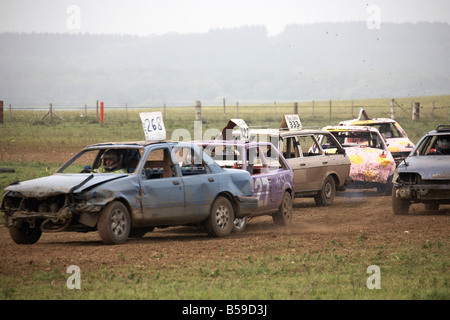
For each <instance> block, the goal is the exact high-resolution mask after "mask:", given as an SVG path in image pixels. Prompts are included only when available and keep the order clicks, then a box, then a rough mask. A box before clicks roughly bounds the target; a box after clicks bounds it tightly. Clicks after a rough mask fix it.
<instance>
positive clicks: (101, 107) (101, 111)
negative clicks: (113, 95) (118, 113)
mask: <svg viewBox="0 0 450 320" xmlns="http://www.w3.org/2000/svg"><path fill="white" fill-rule="evenodd" d="M100 123H103V101H102V102H100Z"/></svg>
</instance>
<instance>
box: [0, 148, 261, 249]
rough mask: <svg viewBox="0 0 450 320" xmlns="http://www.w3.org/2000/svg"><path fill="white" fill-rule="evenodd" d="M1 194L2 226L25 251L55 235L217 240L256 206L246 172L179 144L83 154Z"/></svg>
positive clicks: (113, 240) (109, 239) (88, 150)
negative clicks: (175, 235) (169, 231)
mask: <svg viewBox="0 0 450 320" xmlns="http://www.w3.org/2000/svg"><path fill="white" fill-rule="evenodd" d="M5 190H6V194H5V195H4V198H3V201H2V204H1V210H2V211H3V212H4V214H5V216H4V220H5V224H6V226H7V227H8V228H9V231H10V235H11V237H12V239H13V240H14V241H15V242H16V243H25V244H32V243H35V242H37V241H38V240H39V238H40V236H41V234H42V232H58V231H80V232H87V231H98V233H99V235H100V238H101V239H102V240H103V242H105V243H106V244H119V243H123V242H125V241H126V240H127V238H128V237H129V236H132V237H142V236H143V235H144V234H145V233H146V232H149V231H152V230H153V229H154V228H155V227H168V226H176V225H199V226H203V227H204V228H205V231H206V232H207V234H208V235H210V236H216V237H222V236H226V235H228V234H229V233H230V232H231V231H232V230H233V226H234V220H235V218H244V217H246V216H247V215H248V214H250V213H251V212H252V210H254V209H255V208H257V205H258V199H256V198H255V197H253V193H252V178H251V176H250V173H249V172H247V171H244V170H238V169H223V168H221V167H220V166H219V165H218V164H217V163H215V162H214V160H213V159H212V158H211V157H210V156H208V155H207V154H205V153H204V152H203V151H201V150H200V149H199V148H198V146H196V145H195V144H192V143H183V142H161V141H157V142H152V141H140V142H127V143H112V142H111V143H101V144H96V145H92V146H88V147H86V148H84V149H83V150H81V151H80V152H79V153H78V154H77V155H75V156H74V157H73V158H72V159H71V160H69V161H68V162H67V163H66V164H64V165H63V166H62V167H61V168H60V169H59V170H58V171H57V172H56V173H55V174H53V175H51V176H47V177H42V178H38V179H33V180H28V181H23V182H18V183H15V184H12V185H10V186H8V187H7V188H6V189H5Z"/></svg>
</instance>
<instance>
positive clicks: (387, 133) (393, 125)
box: [339, 118, 414, 166]
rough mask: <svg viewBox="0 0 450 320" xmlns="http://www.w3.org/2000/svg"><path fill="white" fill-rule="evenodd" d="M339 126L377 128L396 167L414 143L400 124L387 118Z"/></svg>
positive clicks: (352, 122)
mask: <svg viewBox="0 0 450 320" xmlns="http://www.w3.org/2000/svg"><path fill="white" fill-rule="evenodd" d="M339 125H340V126H370V127H374V128H377V129H378V131H379V132H380V133H381V135H382V137H383V138H384V139H385V140H386V145H387V146H388V149H389V151H391V153H392V156H393V157H394V159H395V163H396V165H397V166H398V165H399V164H400V162H402V161H403V160H404V159H405V158H406V157H407V156H408V155H409V154H410V153H411V151H412V149H413V148H414V143H412V142H411V140H409V138H408V135H407V134H406V132H405V130H403V128H402V127H401V126H400V124H399V123H398V122H397V121H395V120H393V119H389V118H373V119H361V120H360V119H354V120H346V121H341V122H340V123H339Z"/></svg>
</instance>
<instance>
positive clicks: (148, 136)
mask: <svg viewBox="0 0 450 320" xmlns="http://www.w3.org/2000/svg"><path fill="white" fill-rule="evenodd" d="M139 115H140V116H141V121H142V127H143V128H144V135H145V140H150V141H161V140H166V128H164V122H163V118H162V113H161V112H160V111H158V112H141V113H139Z"/></svg>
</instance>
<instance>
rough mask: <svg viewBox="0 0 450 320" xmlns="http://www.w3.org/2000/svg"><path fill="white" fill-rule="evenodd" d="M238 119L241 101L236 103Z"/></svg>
mask: <svg viewBox="0 0 450 320" xmlns="http://www.w3.org/2000/svg"><path fill="white" fill-rule="evenodd" d="M236 118H239V101H236Z"/></svg>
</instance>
